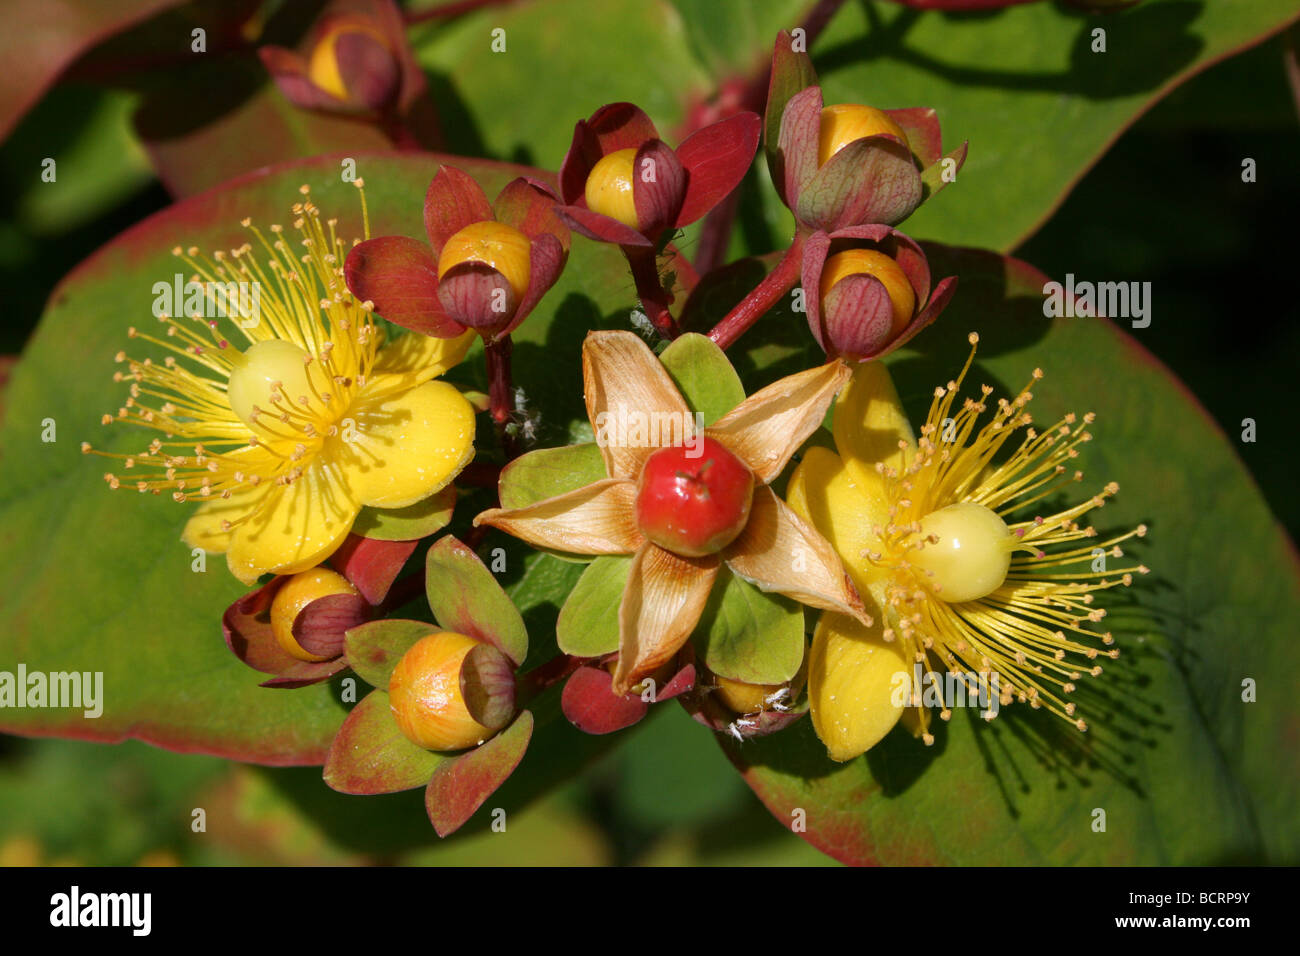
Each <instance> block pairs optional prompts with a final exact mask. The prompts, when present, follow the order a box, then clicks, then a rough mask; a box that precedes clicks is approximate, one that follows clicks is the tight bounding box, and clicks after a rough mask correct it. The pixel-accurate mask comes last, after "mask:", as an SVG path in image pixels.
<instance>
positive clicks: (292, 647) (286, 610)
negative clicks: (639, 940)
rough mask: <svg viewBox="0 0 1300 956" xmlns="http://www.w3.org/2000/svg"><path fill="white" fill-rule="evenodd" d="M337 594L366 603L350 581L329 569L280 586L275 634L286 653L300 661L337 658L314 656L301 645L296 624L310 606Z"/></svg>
mask: <svg viewBox="0 0 1300 956" xmlns="http://www.w3.org/2000/svg"><path fill="white" fill-rule="evenodd" d="M336 595H349V596H353V597H355V598H356V599H357V600H356V602H355V604H357V605H360V604H361V603H362V601H363V600H364V599H363V598H361V596H360V592H358V591H357V589H356V588H355V587H353V586H352V584H351V582H349V581H348V579H347V578H345V577H343V575H341V574H338V573H336V572H334V571H331V570H329V569H328V568H312V569H311V570H310V571H303V572H301V573H300V574H295V575H293V576H292V577H290V578H289V579H288V580H287V581H285V582H284V584H282V585H281V586H280V589H279V590H278V591H276V592H275V598H274V599H273V600H272V602H271V633H272V634H273V635H274V636H275V640H276V643H277V644H279V645H280V647H281V648H282V649H283V650H284V652H285V653H286V654H288V655H289V656H290V657H295V658H297V659H298V660H300V661H324V660H329V658H330V657H331V656H336V655H328V654H326V655H322V654H313V653H311V652H310V651H308V650H306V649H305V648H304V647H303V646H302V645H301V644H300V643H299V641H298V637H297V636H296V635H295V634H294V624H295V622H297V621H298V618H299V616H300V615H301V614H302V613H303V611H305V610H306V609H307V606H308V605H309V604H311V603H312V602H314V601H317V600H320V599H321V598H327V597H334V596H336ZM349 603H354V602H349ZM358 623H359V622H358Z"/></svg>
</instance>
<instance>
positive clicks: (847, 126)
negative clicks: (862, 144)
mask: <svg viewBox="0 0 1300 956" xmlns="http://www.w3.org/2000/svg"><path fill="white" fill-rule="evenodd" d="M880 133H888V134H889V135H890V136H894V137H896V138H897V139H898V140H899V141H900V142H902V144H903V145H904V146H907V134H906V133H904V132H903V129H902V127H901V126H899V125H898V124H897V123H895V122H894V121H893V119H891V118H890V116H889V114H888V113H886V112H884V111H883V110H878V109H876V108H875V107H874V106H862V105H859V104H857V103H837V104H835V105H833V106H825V107H822V111H821V121H820V124H819V126H818V131H817V165H818V167H821V166H825V165H826V161H827V160H829V159H830V158H831V157H832V156H834V155H835V154H836V153H838V152H839V151H840V150H842V149H843V148H844V147H845V146H847V145H849V143H852V142H855V141H856V140H859V139H866V138H867V137H868V136H876V135H878V134H880Z"/></svg>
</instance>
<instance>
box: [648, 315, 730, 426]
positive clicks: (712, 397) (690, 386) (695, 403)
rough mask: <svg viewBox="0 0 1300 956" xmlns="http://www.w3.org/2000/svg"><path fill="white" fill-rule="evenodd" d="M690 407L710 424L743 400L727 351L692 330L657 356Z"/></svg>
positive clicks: (705, 422)
mask: <svg viewBox="0 0 1300 956" xmlns="http://www.w3.org/2000/svg"><path fill="white" fill-rule="evenodd" d="M659 360H660V361H661V362H663V363H664V368H666V369H667V370H668V374H669V375H670V376H672V380H673V381H674V382H676V383H677V387H678V388H679V389H681V390H682V396H683V397H684V398H685V399H686V402H687V404H688V405H690V406H691V408H692V409H694V410H695V411H697V412H699V413H700V414H702V415H703V416H704V424H706V425H712V424H713V423H714V422H715V421H717V420H718V419H719V418H721V417H722V416H723V415H725V414H726V413H727V412H729V411H731V410H732V409H733V408H735V407H736V406H737V405H739V404H740V403H741V402H743V401H744V400H745V388H744V386H743V385H741V384H740V376H739V375H737V374H736V370H735V369H734V368H733V367H732V365H731V363H730V362H729V361H727V356H726V354H725V353H724V352H723V351H722V349H720V348H718V347H717V346H716V345H714V344H713V342H712V341H711V340H710V339H708V338H707V337H706V336H703V335H700V334H698V333H695V332H687V333H686V334H685V335H683V336H681V337H680V338H678V339H676V340H674V341H673V343H672V344H671V345H669V346H668V348H666V349H664V350H663V352H662V353H661V354H660V356H659Z"/></svg>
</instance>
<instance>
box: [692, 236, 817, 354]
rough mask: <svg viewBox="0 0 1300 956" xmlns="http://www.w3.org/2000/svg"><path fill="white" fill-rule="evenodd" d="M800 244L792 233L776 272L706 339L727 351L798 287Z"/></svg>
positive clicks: (801, 257) (800, 240)
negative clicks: (777, 303) (778, 301)
mask: <svg viewBox="0 0 1300 956" xmlns="http://www.w3.org/2000/svg"><path fill="white" fill-rule="evenodd" d="M803 243H804V238H803V235H802V234H801V233H795V237H794V239H793V240H792V241H791V242H790V248H789V249H787V250H786V251H785V255H783V256H782V257H781V261H780V262H778V263H777V264H776V268H775V269H773V270H772V271H771V272H769V273H768V274H767V277H766V278H764V279H763V281H762V282H760V283H759V284H758V285H757V286H756V287H755V288H754V291H753V292H751V293H749V295H747V296H745V298H743V299H742V300H741V301H740V302H739V303H738V304H737V305H736V307H735V308H734V309H732V310H731V311H730V312H728V313H727V314H726V315H725V316H724V317H723V318H722V321H720V322H719V323H718V324H717V325H715V326H714V327H713V331H712V332H710V333H709V338H711V339H712V340H713V341H714V343H715V344H716V345H717V346H718V347H719V348H723V349H726V348H730V347H731V346H732V345H733V344H735V342H736V340H737V339H738V338H740V337H741V336H742V335H744V334H745V332H746V331H747V330H748V329H749V327H750V326H751V325H753V324H754V323H755V322H757V321H758V319H759V317H760V316H761V315H763V314H764V313H765V312H767V310H768V309H770V308H772V306H774V305H775V304H776V302H777V300H778V299H780V298H781V296H783V295H785V294H786V293H787V292H789V291H790V290H791V289H793V288H794V287H795V286H796V285H798V284H799V275H800V270H801V268H802V266H803ZM813 294H815V290H814V293H813Z"/></svg>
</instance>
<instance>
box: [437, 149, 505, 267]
mask: <svg viewBox="0 0 1300 956" xmlns="http://www.w3.org/2000/svg"><path fill="white" fill-rule="evenodd" d="M491 218H492V206H491V205H489V203H488V199H487V195H486V194H485V193H484V192H483V187H482V186H480V185H479V184H478V183H477V182H475V181H474V179H473V178H472V177H471V176H470V175H469V174H468V173H464V172H462V171H461V170H459V169H457V168H456V167H455V166H442V167H440V168H439V169H438V172H437V174H436V175H435V176H434V177H433V180H432V182H430V183H429V190H428V192H426V193H425V194H424V228H425V231H426V232H427V233H428V234H429V242H430V243H431V244H432V245H433V255H434V258H435V260H436V258H437V257H438V256H440V255H442V247H443V245H444V244H446V242H447V240H448V239H450V238H451V237H452V236H454V235H455V234H456V233H458V232H460V230H462V229H464V228H465V227H466V226H468V225H469V224H470V223H473V222H482V221H483V220H485V219H491ZM436 271H437V270H436V267H435V272H436Z"/></svg>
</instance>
